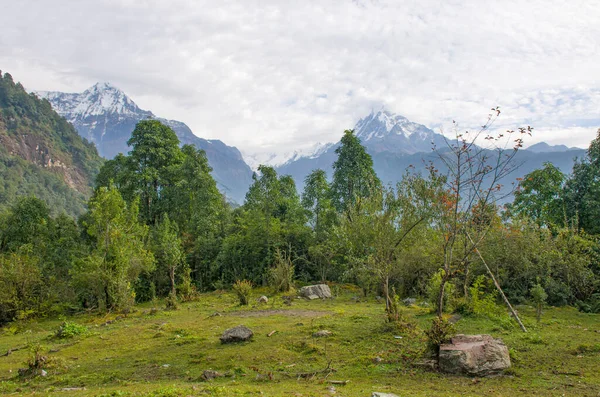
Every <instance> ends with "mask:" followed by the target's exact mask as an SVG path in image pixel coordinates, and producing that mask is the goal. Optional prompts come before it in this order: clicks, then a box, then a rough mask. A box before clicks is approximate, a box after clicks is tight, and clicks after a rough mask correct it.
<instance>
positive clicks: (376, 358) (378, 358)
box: [373, 356, 383, 364]
mask: <svg viewBox="0 0 600 397" xmlns="http://www.w3.org/2000/svg"><path fill="white" fill-rule="evenodd" d="M382 361H383V358H381V357H379V356H377V357H375V358H374V359H373V363H374V364H379V363H380V362H382Z"/></svg>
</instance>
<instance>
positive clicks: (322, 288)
mask: <svg viewBox="0 0 600 397" xmlns="http://www.w3.org/2000/svg"><path fill="white" fill-rule="evenodd" d="M299 294H300V296H301V297H303V298H308V299H311V300H312V299H329V298H331V297H332V295H331V290H330V289H329V286H328V285H327V284H316V285H307V286H306V287H302V288H300V292H299Z"/></svg>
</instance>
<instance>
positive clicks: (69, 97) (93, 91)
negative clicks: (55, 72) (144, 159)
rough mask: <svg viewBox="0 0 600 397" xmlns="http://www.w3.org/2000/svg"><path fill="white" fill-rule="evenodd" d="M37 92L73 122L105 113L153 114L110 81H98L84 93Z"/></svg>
mask: <svg viewBox="0 0 600 397" xmlns="http://www.w3.org/2000/svg"><path fill="white" fill-rule="evenodd" d="M36 94H37V95H38V96H39V97H41V98H45V99H47V100H48V101H50V103H52V107H53V108H54V110H55V111H56V112H57V113H58V114H61V115H65V116H66V115H68V118H67V120H69V121H70V122H71V123H74V122H76V121H78V120H83V119H85V118H86V117H88V116H99V115H103V114H119V115H123V116H125V115H136V114H139V113H148V114H150V115H151V114H152V112H147V111H143V110H141V109H140V108H139V107H138V106H137V105H136V104H135V102H133V101H132V100H131V99H130V98H129V97H128V96H127V95H126V94H125V93H124V92H123V91H121V90H120V89H118V88H117V87H115V86H113V85H111V84H110V83H96V84H94V85H93V86H92V87H90V88H88V89H87V90H85V91H84V92H82V93H62V92H57V91H38V92H36Z"/></svg>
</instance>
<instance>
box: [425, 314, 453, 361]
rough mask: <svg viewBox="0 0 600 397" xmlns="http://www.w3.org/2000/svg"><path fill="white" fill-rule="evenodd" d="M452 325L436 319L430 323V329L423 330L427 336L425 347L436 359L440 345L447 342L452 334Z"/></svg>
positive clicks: (446, 321) (444, 320) (441, 319)
mask: <svg viewBox="0 0 600 397" xmlns="http://www.w3.org/2000/svg"><path fill="white" fill-rule="evenodd" d="M454 332H455V330H454V325H453V324H452V323H450V322H449V321H448V320H446V319H444V318H439V317H436V318H434V319H433V322H432V323H431V328H429V329H428V330H425V336H427V345H428V347H429V349H430V350H431V351H432V352H433V353H435V356H436V357H438V356H439V354H440V345H442V344H443V343H446V342H448V340H449V339H450V337H451V336H452V334H454Z"/></svg>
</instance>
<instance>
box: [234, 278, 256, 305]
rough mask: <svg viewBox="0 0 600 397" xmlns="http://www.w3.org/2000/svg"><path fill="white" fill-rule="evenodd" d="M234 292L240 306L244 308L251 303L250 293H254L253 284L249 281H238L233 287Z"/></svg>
mask: <svg viewBox="0 0 600 397" xmlns="http://www.w3.org/2000/svg"><path fill="white" fill-rule="evenodd" d="M232 289H233V292H235V294H236V295H237V298H238V300H239V301H240V305H242V306H244V305H247V304H248V303H249V302H250V292H252V283H251V282H250V281H248V280H242V281H240V280H237V281H236V282H235V283H234V284H233V286H232Z"/></svg>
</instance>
